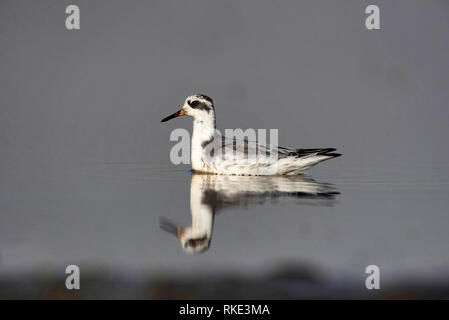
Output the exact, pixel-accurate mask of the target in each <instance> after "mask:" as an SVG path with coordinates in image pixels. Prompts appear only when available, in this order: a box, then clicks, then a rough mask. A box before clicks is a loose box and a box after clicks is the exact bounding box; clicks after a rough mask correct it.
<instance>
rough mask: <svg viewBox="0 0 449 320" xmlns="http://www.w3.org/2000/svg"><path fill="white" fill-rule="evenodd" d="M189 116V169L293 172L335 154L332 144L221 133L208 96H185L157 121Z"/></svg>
mask: <svg viewBox="0 0 449 320" xmlns="http://www.w3.org/2000/svg"><path fill="white" fill-rule="evenodd" d="M183 115H187V116H191V117H193V134H192V142H191V153H190V155H191V164H192V169H193V171H196V172H206V173H215V174H231V175H296V174H301V173H302V172H303V171H304V170H306V169H308V168H310V167H311V166H313V165H315V164H317V163H319V162H322V161H324V160H328V159H332V158H336V157H338V156H340V154H339V153H334V151H335V150H336V149H334V148H324V149H289V148H283V147H277V146H269V145H267V146H265V145H263V144H259V143H257V142H255V141H248V140H247V139H244V140H237V139H234V138H227V137H225V136H222V135H221V134H220V133H219V132H218V131H217V130H216V127H215V108H214V102H213V101H212V99H211V98H209V97H208V96H205V95H202V94H195V95H192V96H189V97H187V99H186V100H185V102H184V105H183V106H182V108H181V110H179V111H177V112H175V113H173V114H171V115H170V116H168V117H166V118H164V119H162V120H161V122H165V121H168V120H170V119H173V118H176V117H180V116H183Z"/></svg>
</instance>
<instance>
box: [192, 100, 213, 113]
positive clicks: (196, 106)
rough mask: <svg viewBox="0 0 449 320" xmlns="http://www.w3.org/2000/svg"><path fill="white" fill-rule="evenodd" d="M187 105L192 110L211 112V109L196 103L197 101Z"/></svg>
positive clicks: (203, 104) (201, 103) (198, 102)
mask: <svg viewBox="0 0 449 320" xmlns="http://www.w3.org/2000/svg"><path fill="white" fill-rule="evenodd" d="M189 105H190V106H191V107H192V108H194V109H198V110H205V111H207V112H209V111H210V110H211V107H209V106H208V105H207V104H205V103H204V102H201V101H198V100H193V101H190V102H189Z"/></svg>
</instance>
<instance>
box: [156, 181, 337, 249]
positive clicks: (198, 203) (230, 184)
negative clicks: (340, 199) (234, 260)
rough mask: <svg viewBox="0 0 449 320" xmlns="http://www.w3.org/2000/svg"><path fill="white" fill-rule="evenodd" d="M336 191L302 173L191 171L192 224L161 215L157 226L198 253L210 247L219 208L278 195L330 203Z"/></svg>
mask: <svg viewBox="0 0 449 320" xmlns="http://www.w3.org/2000/svg"><path fill="white" fill-rule="evenodd" d="M337 194H339V193H338V192H336V190H335V188H334V187H333V185H331V184H329V183H320V182H316V181H315V180H313V179H312V178H310V177H308V176H306V175H297V176H228V175H211V174H196V173H193V174H192V180H191V183H190V211H191V214H192V225H191V226H188V227H181V226H178V225H176V224H175V223H174V222H172V221H170V220H169V219H167V218H164V217H161V218H160V227H161V229H163V230H165V231H167V232H169V233H171V234H173V235H175V236H176V237H177V238H179V240H180V241H181V245H182V248H183V249H184V251H186V252H188V253H199V252H204V251H206V250H207V249H209V247H210V242H211V238H212V230H213V224H214V216H215V214H216V213H217V212H218V211H219V210H222V209H224V208H228V207H242V206H243V207H248V206H251V205H256V204H263V203H266V202H268V201H271V202H273V201H276V200H277V199H279V198H293V199H295V200H298V201H300V202H301V203H307V204H315V205H332V203H333V201H334V198H335V196H336V195H337Z"/></svg>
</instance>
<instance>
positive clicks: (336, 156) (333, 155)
mask: <svg viewBox="0 0 449 320" xmlns="http://www.w3.org/2000/svg"><path fill="white" fill-rule="evenodd" d="M325 155H326V156H331V157H332V158H338V157H340V156H341V153H326V154H325Z"/></svg>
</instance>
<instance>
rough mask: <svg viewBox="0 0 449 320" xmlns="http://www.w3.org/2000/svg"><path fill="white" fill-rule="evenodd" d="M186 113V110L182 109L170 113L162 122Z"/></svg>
mask: <svg viewBox="0 0 449 320" xmlns="http://www.w3.org/2000/svg"><path fill="white" fill-rule="evenodd" d="M185 114H186V113H185V112H184V110H183V109H181V110H179V111H176V112H175V113H173V114H171V115H169V116H168V117H166V118H164V119H162V120H161V122H165V121H168V120H171V119H173V118H176V117H180V116H183V115H185Z"/></svg>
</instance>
